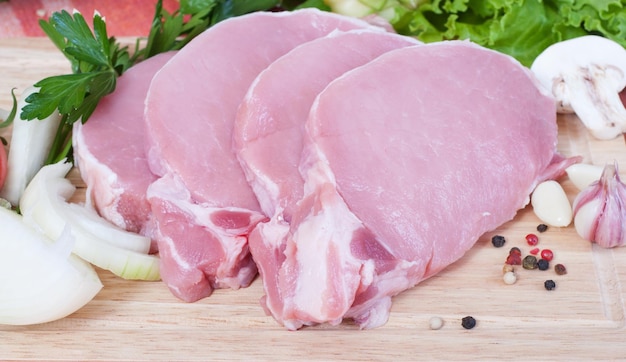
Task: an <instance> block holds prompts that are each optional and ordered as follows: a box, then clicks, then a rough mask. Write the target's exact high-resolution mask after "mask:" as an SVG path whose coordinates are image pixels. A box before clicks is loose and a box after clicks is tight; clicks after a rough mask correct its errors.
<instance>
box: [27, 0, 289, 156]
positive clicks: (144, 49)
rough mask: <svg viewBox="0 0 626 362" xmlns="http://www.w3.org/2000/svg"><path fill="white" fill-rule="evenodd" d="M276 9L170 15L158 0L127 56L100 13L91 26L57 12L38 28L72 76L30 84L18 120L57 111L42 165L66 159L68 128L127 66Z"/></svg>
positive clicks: (208, 4) (231, 1)
mask: <svg viewBox="0 0 626 362" xmlns="http://www.w3.org/2000/svg"><path fill="white" fill-rule="evenodd" d="M279 5H281V1H280V0H180V8H179V9H178V10H176V11H174V12H173V13H169V12H167V11H166V10H165V9H163V4H162V1H161V0H158V1H157V3H156V6H155V14H154V18H153V21H152V25H151V29H150V32H149V34H148V36H147V38H145V39H138V40H137V42H136V44H135V48H134V49H133V51H132V52H131V51H129V49H128V47H127V46H122V45H121V44H120V43H119V42H118V41H117V40H116V39H115V38H114V37H109V35H108V34H107V29H106V23H105V20H104V18H103V17H102V16H101V15H100V14H97V13H96V14H94V17H93V21H92V24H91V27H90V26H89V24H88V23H87V21H86V20H85V18H84V17H83V15H82V14H80V13H78V12H74V13H73V14H70V13H68V12H67V11H61V12H56V13H54V14H52V16H51V17H50V18H49V19H48V21H46V20H41V21H40V22H39V25H40V26H41V28H42V29H43V31H44V32H45V33H46V35H47V36H48V37H49V38H50V40H51V41H52V42H53V43H54V44H55V45H56V47H57V48H59V49H60V50H61V51H62V52H63V54H64V55H65V57H66V58H67V59H68V60H69V61H70V63H71V69H72V73H71V74H63V75H57V76H52V77H48V78H45V79H42V80H40V81H39V82H37V83H35V87H38V91H37V92H36V93H33V94H31V95H30V96H28V97H27V98H26V103H27V104H26V106H24V107H23V109H22V112H21V114H20V117H21V118H22V119H25V120H34V119H44V118H46V117H48V116H50V115H51V114H52V113H53V112H55V111H57V110H58V112H59V113H60V114H61V116H62V119H61V122H60V124H59V127H58V129H57V131H56V134H55V138H54V141H53V144H52V148H51V150H50V153H49V154H48V157H47V159H46V164H50V163H56V162H58V161H60V160H62V159H64V158H69V159H71V156H72V152H71V150H72V128H73V124H74V123H75V122H77V121H80V122H83V123H84V122H87V120H88V119H89V117H90V116H91V115H92V113H93V112H94V110H95V109H96V107H97V105H98V103H99V102H100V100H101V99H102V98H103V97H104V96H106V95H107V94H110V93H112V92H113V91H114V90H115V86H116V81H117V78H118V77H120V76H121V75H122V74H123V73H124V72H125V71H126V70H127V69H128V68H130V67H131V66H133V65H134V64H136V63H138V62H140V61H142V60H145V59H147V58H150V57H151V56H154V55H156V54H159V53H163V52H166V51H170V50H178V49H181V48H182V47H183V46H185V45H186V44H187V43H189V42H190V41H191V40H192V39H193V38H194V37H196V36H197V35H198V34H200V33H202V32H203V31H204V30H206V29H207V28H209V27H211V26H212V25H214V24H216V23H218V22H220V21H222V20H224V19H227V18H230V17H233V16H239V15H243V14H246V13H250V12H253V11H260V10H269V9H273V8H275V7H277V6H279Z"/></svg>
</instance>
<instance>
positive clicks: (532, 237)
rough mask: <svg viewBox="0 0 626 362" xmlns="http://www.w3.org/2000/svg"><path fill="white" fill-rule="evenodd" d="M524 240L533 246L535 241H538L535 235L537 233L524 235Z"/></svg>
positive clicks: (535, 243)
mask: <svg viewBox="0 0 626 362" xmlns="http://www.w3.org/2000/svg"><path fill="white" fill-rule="evenodd" d="M526 242H527V243H528V245H530V246H535V245H537V243H539V237H537V235H535V234H528V235H526Z"/></svg>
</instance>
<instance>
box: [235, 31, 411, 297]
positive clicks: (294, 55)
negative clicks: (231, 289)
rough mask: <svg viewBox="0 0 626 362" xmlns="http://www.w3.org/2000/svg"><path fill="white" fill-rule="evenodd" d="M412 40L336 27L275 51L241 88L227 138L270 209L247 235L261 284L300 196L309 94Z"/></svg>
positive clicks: (272, 273) (271, 273)
mask: <svg viewBox="0 0 626 362" xmlns="http://www.w3.org/2000/svg"><path fill="white" fill-rule="evenodd" d="M416 44H418V42H417V41H416V40H414V39H412V38H409V37H404V36H400V35H397V34H391V33H388V32H381V31H377V32H375V31H372V30H363V29H361V30H352V31H350V32H336V33H333V34H331V35H329V36H326V37H323V38H319V39H316V40H313V41H310V42H307V43H305V44H303V45H300V46H298V47H296V48H295V49H294V50H292V51H290V52H289V53H287V54H286V55H284V56H282V57H281V58H279V59H278V60H276V61H275V62H273V63H272V64H271V65H270V66H269V67H268V68H267V69H265V70H264V71H263V72H262V73H261V74H259V76H258V77H257V78H256V80H255V81H254V83H253V84H252V86H251V87H250V89H249V90H248V93H247V94H246V97H245V98H244V101H243V102H242V104H241V105H240V108H239V112H238V114H237V122H236V124H235V130H234V133H233V139H234V143H235V148H236V151H237V153H238V157H239V158H240V160H241V164H242V167H243V169H244V170H245V172H246V175H247V177H248V180H249V182H250V184H251V185H252V187H253V189H254V192H255V194H256V195H257V198H258V199H259V202H260V204H261V207H262V209H263V211H264V212H265V213H266V214H267V215H270V216H271V220H270V221H269V222H268V223H260V224H258V225H257V227H256V228H255V229H254V230H253V232H251V233H250V235H249V240H248V243H249V245H250V249H251V251H252V255H253V257H254V259H255V261H256V264H257V267H259V270H260V272H261V274H262V275H263V280H264V281H265V284H266V286H272V285H275V284H276V281H275V280H274V279H275V278H276V277H277V276H278V274H277V273H276V268H275V267H276V266H277V263H276V259H275V255H280V252H281V250H280V248H281V246H283V245H282V243H281V241H282V239H283V238H284V236H285V235H286V233H287V232H288V231H289V222H290V221H291V215H292V213H293V209H294V208H295V204H296V202H297V201H299V200H300V199H301V198H302V196H303V191H304V189H303V187H304V182H303V180H302V177H301V176H300V173H299V172H298V164H299V163H300V155H301V153H302V137H303V132H304V123H305V121H306V119H307V117H308V114H309V110H310V108H311V105H312V104H313V101H314V100H315V97H316V96H317V95H318V94H319V92H321V91H322V90H323V89H324V88H325V87H326V86H327V85H328V83H330V82H331V81H332V80H334V79H335V78H337V77H338V76H340V75H342V74H343V73H345V72H346V71H348V70H350V69H353V68H355V67H358V66H360V65H363V64H365V63H367V62H369V61H371V60H372V59H374V58H376V57H377V56H379V55H381V54H383V53H385V52H387V51H390V50H392V49H397V48H400V47H405V46H411V45H416ZM320 59H323V61H320ZM303 70H306V71H303Z"/></svg>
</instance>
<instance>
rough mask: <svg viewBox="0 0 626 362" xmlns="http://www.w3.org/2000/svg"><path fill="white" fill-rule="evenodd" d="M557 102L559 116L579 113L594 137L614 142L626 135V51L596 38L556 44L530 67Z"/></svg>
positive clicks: (614, 43) (588, 37) (618, 45)
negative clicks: (624, 94) (625, 94)
mask: <svg viewBox="0 0 626 362" xmlns="http://www.w3.org/2000/svg"><path fill="white" fill-rule="evenodd" d="M531 70H532V72H533V73H534V74H535V76H536V77H537V79H538V80H539V82H540V83H541V84H542V85H543V86H544V87H545V88H546V89H547V90H548V91H550V92H552V94H553V95H554V97H555V98H556V101H557V111H558V112H559V113H572V112H573V113H576V115H577V116H578V118H580V120H581V121H582V122H583V123H584V124H585V126H586V127H587V129H588V130H589V131H590V132H591V134H592V135H593V136H594V137H596V138H598V139H612V138H615V137H617V136H619V135H620V134H622V133H623V132H626V109H624V105H623V104H622V102H621V100H620V98H619V92H620V91H622V90H623V89H624V87H626V49H624V47H622V46H621V45H620V44H618V43H616V42H614V41H612V40H610V39H607V38H604V37H601V36H596V35H587V36H582V37H579V38H574V39H570V40H565V41H562V42H559V43H555V44H553V45H551V46H549V47H548V48H546V49H545V50H544V51H543V52H542V53H541V54H540V55H539V56H538V57H537V58H536V59H535V61H534V62H533V64H532V66H531Z"/></svg>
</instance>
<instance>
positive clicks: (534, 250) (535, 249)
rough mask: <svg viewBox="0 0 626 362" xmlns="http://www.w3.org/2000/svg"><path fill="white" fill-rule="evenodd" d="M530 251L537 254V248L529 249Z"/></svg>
mask: <svg viewBox="0 0 626 362" xmlns="http://www.w3.org/2000/svg"><path fill="white" fill-rule="evenodd" d="M530 253H531V254H532V255H537V254H539V248H533V249H530Z"/></svg>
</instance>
